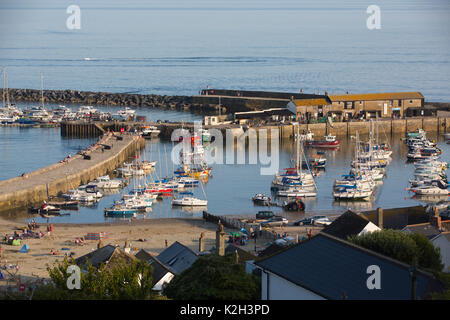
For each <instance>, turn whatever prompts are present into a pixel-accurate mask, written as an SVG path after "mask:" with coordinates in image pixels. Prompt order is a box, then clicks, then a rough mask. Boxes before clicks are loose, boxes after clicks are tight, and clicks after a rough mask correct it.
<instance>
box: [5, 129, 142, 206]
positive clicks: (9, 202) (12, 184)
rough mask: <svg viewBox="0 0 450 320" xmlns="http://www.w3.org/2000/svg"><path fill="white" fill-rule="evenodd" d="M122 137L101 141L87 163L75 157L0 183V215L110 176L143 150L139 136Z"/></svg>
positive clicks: (104, 138)
mask: <svg viewBox="0 0 450 320" xmlns="http://www.w3.org/2000/svg"><path fill="white" fill-rule="evenodd" d="M122 137H123V139H122V140H116V138H114V137H112V136H110V135H105V136H104V137H102V138H101V139H100V140H99V142H98V143H97V144H95V145H93V146H92V147H91V148H90V149H89V150H88V151H87V154H88V155H89V156H90V157H91V159H90V160H86V159H84V157H83V156H82V155H76V156H74V157H72V158H70V159H69V160H68V161H66V162H60V163H55V164H53V165H50V166H48V167H45V168H42V169H39V170H36V171H34V172H31V173H27V175H26V177H16V178H12V179H9V180H4V181H0V213H2V214H8V212H11V211H13V210H15V209H21V208H24V209H25V208H27V207H29V206H31V205H40V204H41V203H42V201H44V200H46V199H47V198H48V197H49V196H56V195H58V194H60V193H64V192H67V191H68V190H70V189H75V188H77V187H78V186H79V185H82V184H86V183H88V182H89V181H92V180H95V179H96V178H98V177H99V176H102V175H105V174H109V173H112V171H113V170H114V169H116V168H117V167H118V166H119V165H121V164H122V163H123V162H125V161H129V159H130V157H131V156H132V155H134V153H135V152H136V151H137V150H139V149H142V148H144V147H145V140H144V139H143V138H141V137H139V136H133V135H123V136H122ZM102 144H106V145H109V146H111V149H105V150H103V151H102Z"/></svg>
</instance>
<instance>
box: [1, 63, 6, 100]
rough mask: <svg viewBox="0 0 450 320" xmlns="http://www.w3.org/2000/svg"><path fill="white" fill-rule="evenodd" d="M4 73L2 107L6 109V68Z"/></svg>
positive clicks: (3, 70) (3, 69)
mask: <svg viewBox="0 0 450 320" xmlns="http://www.w3.org/2000/svg"><path fill="white" fill-rule="evenodd" d="M2 73H3V91H2V93H3V96H2V105H3V107H5V100H6V99H5V94H6V90H5V86H6V70H5V67H3V68H2Z"/></svg>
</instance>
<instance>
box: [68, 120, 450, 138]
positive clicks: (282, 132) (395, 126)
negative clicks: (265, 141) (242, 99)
mask: <svg viewBox="0 0 450 320" xmlns="http://www.w3.org/2000/svg"><path fill="white" fill-rule="evenodd" d="M377 125H378V132H379V134H380V135H384V134H386V135H394V134H404V133H405V132H407V131H414V130H416V129H418V128H421V129H424V130H425V131H427V132H430V133H433V134H438V135H439V134H443V133H447V132H450V117H449V118H446V117H445V118H444V117H422V118H407V119H398V120H379V121H378V122H377ZM142 126H155V127H157V128H158V129H159V130H160V131H161V133H160V138H161V139H165V140H169V139H170V138H171V135H172V132H173V131H174V130H175V129H180V128H184V129H190V130H192V129H193V128H194V124H193V123H186V122H183V123H181V122H168V123H149V122H82V121H68V122H62V123H61V135H63V136H68V137H98V136H100V135H102V134H103V133H105V132H106V131H114V132H119V131H120V129H121V128H124V130H128V129H131V130H132V129H133V128H136V127H142ZM298 126H299V131H300V133H302V132H304V131H308V130H310V131H311V132H312V133H314V136H315V137H316V138H317V139H321V137H323V136H325V135H326V134H332V135H335V136H338V137H345V136H347V137H349V136H355V135H356V132H358V133H359V134H360V135H366V134H369V131H370V123H369V122H368V121H362V122H335V123H332V124H329V123H314V124H299V125H298ZM203 128H205V129H211V128H214V129H218V130H221V131H222V133H223V136H224V137H226V130H232V131H233V134H235V135H237V136H239V135H241V134H243V133H245V132H246V131H247V130H248V129H250V128H251V129H254V130H256V132H257V134H258V135H259V130H267V137H268V138H271V134H272V132H273V131H271V130H276V131H278V136H279V137H280V139H290V138H293V137H294V135H295V133H296V131H297V125H293V124H280V125H272V126H270V125H265V126H257V127H246V126H245V125H244V126H240V125H237V124H222V125H218V126H203ZM269 129H271V130H269Z"/></svg>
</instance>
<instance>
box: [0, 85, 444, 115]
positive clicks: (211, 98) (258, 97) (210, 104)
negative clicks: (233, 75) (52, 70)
mask: <svg viewBox="0 0 450 320" xmlns="http://www.w3.org/2000/svg"><path fill="white" fill-rule="evenodd" d="M206 91H208V90H206ZM0 92H1V93H3V89H1V88H0ZM211 92H212V91H211V90H209V93H211ZM42 93H43V97H44V102H45V103H49V102H50V103H58V104H71V103H73V104H85V105H99V106H101V105H105V106H130V107H138V108H139V107H143V108H159V109H173V110H180V111H190V112H192V113H200V114H204V115H212V114H217V113H218V112H219V110H220V112H221V113H222V114H226V113H228V114H231V113H235V112H243V111H254V110H264V109H270V108H285V107H286V106H287V104H288V103H289V101H290V99H291V98H293V99H309V98H319V97H325V96H324V95H316V94H305V93H285V92H269V91H242V90H214V95H211V94H199V95H193V96H167V95H156V94H138V93H126V92H125V93H114V92H93V91H79V90H43V91H42ZM8 95H9V97H10V101H12V102H13V103H14V102H19V101H25V102H38V101H41V91H40V90H36V89H8ZM426 105H429V106H434V107H436V108H438V109H442V110H448V108H449V107H450V104H449V103H441V102H428V101H426Z"/></svg>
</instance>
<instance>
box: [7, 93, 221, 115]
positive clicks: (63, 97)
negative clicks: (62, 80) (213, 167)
mask: <svg viewBox="0 0 450 320" xmlns="http://www.w3.org/2000/svg"><path fill="white" fill-rule="evenodd" d="M0 93H3V89H1V88H0ZM8 94H9V97H10V100H11V101H12V102H22V101H24V102H37V101H41V91H40V90H35V89H8ZM43 96H44V102H45V103H59V104H65V103H75V104H84V105H105V106H129V107H143V108H161V109H173V110H188V111H191V112H199V113H203V114H208V113H211V112H216V106H215V105H213V104H208V103H202V102H199V103H194V102H193V99H192V97H189V96H166V95H156V94H135V93H111V92H91V91H78V90H43Z"/></svg>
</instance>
